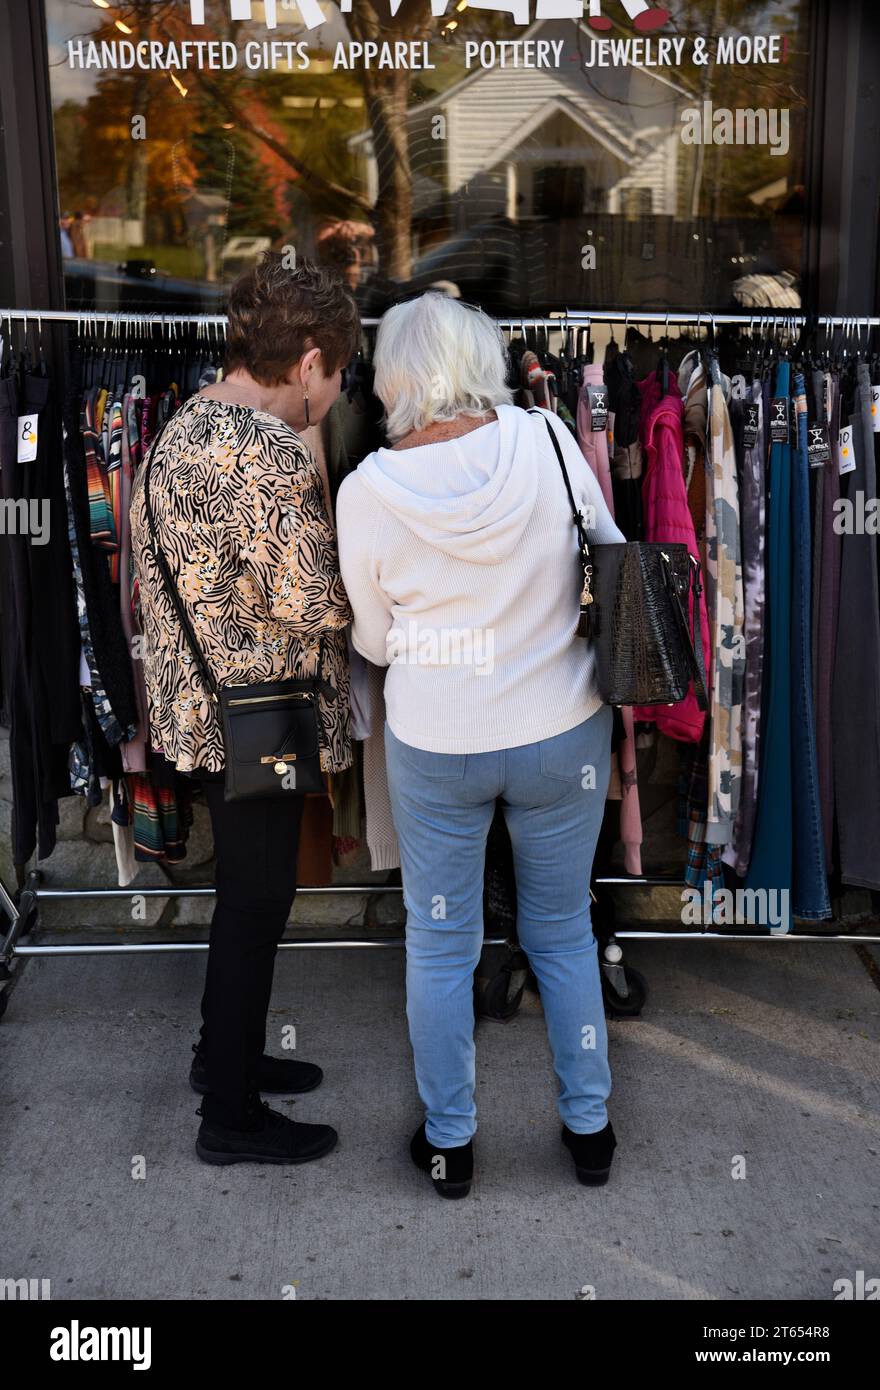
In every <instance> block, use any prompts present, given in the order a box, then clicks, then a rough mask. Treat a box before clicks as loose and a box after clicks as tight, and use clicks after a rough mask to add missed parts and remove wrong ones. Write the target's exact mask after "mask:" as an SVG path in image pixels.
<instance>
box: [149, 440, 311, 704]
mask: <svg viewBox="0 0 880 1390" xmlns="http://www.w3.org/2000/svg"><path fill="white" fill-rule="evenodd" d="M172 419H173V416H171V415H169V416H168V419H167V420H165V421H164V422H163V424H162V426H161V427H160V429H159V432H158V434H157V435H156V438H155V439H154V440H153V442H152V444H151V445H150V452H149V454H148V455H147V459H146V462H145V463H144V510H145V512H146V514H147V526H148V528H149V532H150V541H151V543H152V551H153V559H154V560H155V561H156V567H157V568H158V570H159V574H160V575H161V577H162V583H163V584H164V586H165V592H166V593H167V595H168V598H169V601H170V603H171V606H172V608H173V609H174V612H175V614H176V615H177V620H178V622H179V623H180V627H181V631H182V632H183V635H184V637H185V638H186V643H187V646H188V647H189V649H190V651H191V653H192V657H193V661H194V662H195V663H196V669H197V670H198V673H199V676H200V677H201V680H202V684H203V685H204V687H205V689H206V690H207V691H208V693H209V694H210V696H211V699H212V700H213V701H214V703H215V704H216V703H217V701H218V700H219V698H220V689H219V686H218V685H217V681H216V679H215V677H214V673H213V671H212V670H211V668H210V666H209V665H208V663H207V661H206V660H205V656H204V653H203V651H202V649H201V647H200V646H199V643H198V639H197V637H196V634H195V631H194V629H193V625H192V623H191V622H190V620H189V614H188V613H187V611H186V608H185V607H184V604H183V600H182V598H181V597H180V592H179V590H178V588H177V584H176V582H175V579H174V575H173V574H172V573H171V566H170V565H169V563H168V558H167V556H166V554H165V551H164V550H163V549H162V546H161V544H160V542H159V537H158V535H157V533H156V518H155V516H154V514H153V503H152V500H151V498H150V468H151V466H152V463H153V459H154V457H155V452H156V445H157V444H158V443H159V440H160V439H161V438H162V435H163V434H164V432H165V428H166V426H167V425H169V424H170V423H171V420H172ZM324 641H325V639H324V637H323V635H322V636H321V638H320V640H319V643H318V670H317V674H316V675H315V676H314V677H313V679H314V680H315V683H316V685H318V686H319V687H320V689H321V690H322V692H323V693H324V694H325V695H326V696H327V697H328V699H332V700H335V699H336V698H337V691H336V690H335V689H334V688H333V686H332V685H330V683H329V681H325V680H324V679H323V678H322V676H321V671H322V670H323V667H324Z"/></svg>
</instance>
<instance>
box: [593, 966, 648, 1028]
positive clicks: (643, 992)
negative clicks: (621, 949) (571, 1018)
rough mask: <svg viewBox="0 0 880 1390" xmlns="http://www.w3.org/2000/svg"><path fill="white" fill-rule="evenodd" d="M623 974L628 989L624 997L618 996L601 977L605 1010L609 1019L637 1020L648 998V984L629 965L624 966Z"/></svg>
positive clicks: (642, 976) (611, 986)
mask: <svg viewBox="0 0 880 1390" xmlns="http://www.w3.org/2000/svg"><path fill="white" fill-rule="evenodd" d="M623 973H624V975H625V976H626V983H627V988H628V989H629V993H628V994H627V995H625V996H623V995H620V994H618V993H617V990H616V989H615V988H614V986H613V985H612V984H611V983H610V981H609V980H607V979H606V978H605V976H604V975H603V976H602V994H603V997H604V999H605V1008H606V1010H607V1012H608V1015H609V1017H611V1018H638V1016H639V1014H640V1013H641V1012H642V1009H643V1008H644V1007H645V1002H646V1000H647V998H648V982H647V980H646V979H645V977H644V975H642V974H641V973H640V972H639V971H638V970H634V969H633V968H632V966H631V965H625V966H624V967H623Z"/></svg>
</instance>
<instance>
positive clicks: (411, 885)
mask: <svg viewBox="0 0 880 1390" xmlns="http://www.w3.org/2000/svg"><path fill="white" fill-rule="evenodd" d="M611 725H612V717H611V710H610V709H609V708H608V707H607V706H603V707H602V709H600V710H599V711H598V712H597V713H596V714H595V715H593V717H592V718H591V719H587V720H586V721H585V722H584V723H583V724H579V725H577V727H576V728H574V729H570V730H569V731H568V732H566V733H564V734H558V735H557V736H556V737H555V738H548V739H545V740H543V741H542V742H540V743H530V744H524V745H522V746H520V747H517V748H504V749H501V750H500V751H498V752H496V753H426V752H424V751H423V750H422V749H419V748H412V747H411V746H410V745H409V744H406V743H401V742H400V740H399V739H397V738H395V736H394V734H393V733H392V732H391V730H390V729H389V728H388V727H387V726H386V729H385V755H386V761H387V765H388V784H389V788H390V792H391V806H392V810H393V814H394V824H395V828H396V830H397V835H398V839H399V840H400V852H401V868H402V873H403V890H404V902H405V904H406V909H407V919H406V994H407V1018H408V1020H409V1035H410V1041H411V1042H412V1048H413V1054H414V1057H415V1070H416V1082H417V1085H418V1088H419V1095H420V1096H421V1098H422V1101H423V1102H424V1105H425V1111H426V1135H427V1139H428V1142H429V1144H435V1145H436V1146H437V1147H438V1148H456V1147H458V1146H459V1145H462V1144H466V1143H467V1142H468V1140H469V1139H470V1138H471V1137H472V1135H473V1133H474V1131H475V1129H476V1127H477V1126H476V1107H475V1105H474V1083H475V1060H474V1006H473V973H474V969H475V968H476V965H477V962H478V961H479V958H480V952H481V949H482V942H483V868H484V863H485V853H486V838H487V836H488V833H489V827H490V825H491V823H492V817H493V814H494V811H495V802H496V798H500V800H501V806H502V810H503V812H504V818H505V820H506V822H507V828H508V831H509V832H510V839H511V842H512V845H513V858H514V867H515V873H516V892H517V931H518V934H519V940H520V944H521V945H522V948H523V950H524V951H525V952H526V954H527V955H528V958H529V961H530V963H531V966H532V969H533V970H534V972H535V975H536V976H537V979H538V984H539V987H540V990H541V1001H542V1003H543V1006H544V1014H545V1018H546V1021H547V1032H548V1036H549V1039H550V1047H551V1050H552V1052H553V1063H554V1067H555V1070H556V1075H557V1076H558V1078H559V1098H558V1104H559V1113H560V1115H561V1116H562V1119H563V1121H564V1122H565V1124H566V1125H568V1127H569V1129H571V1130H573V1131H574V1132H575V1133H577V1134H592V1133H595V1132H596V1131H597V1130H600V1129H603V1128H604V1127H605V1124H606V1123H607V1119H608V1116H607V1113H606V1109H605V1102H606V1100H607V1099H608V1095H609V1093H610V1091H611V1073H610V1071H609V1067H608V1035H607V1031H606V1028H605V1011H604V1009H603V1005H602V986H601V982H600V979H599V963H598V952H597V947H596V940H595V937H594V936H593V930H592V926H591V923H590V872H591V869H592V864H593V854H594V851H595V848H596V840H597V839H598V835H599V827H600V825H601V823H602V813H603V810H604V806H605V793H606V791H607V789H608V778H609V772H610V756H611V752H610V750H611Z"/></svg>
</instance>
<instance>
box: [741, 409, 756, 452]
mask: <svg viewBox="0 0 880 1390" xmlns="http://www.w3.org/2000/svg"><path fill="white" fill-rule="evenodd" d="M757 442H758V402H757V401H755V402H753V403H751V402H750V403H749V405H747V406H746V413H745V423H744V424H743V447H744V448H746V449H754V447H755V445H756V444H757Z"/></svg>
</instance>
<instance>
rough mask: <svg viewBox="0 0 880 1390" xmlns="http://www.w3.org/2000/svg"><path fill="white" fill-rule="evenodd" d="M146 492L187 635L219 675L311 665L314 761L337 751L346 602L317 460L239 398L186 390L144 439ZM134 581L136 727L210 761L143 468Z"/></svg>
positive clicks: (211, 716) (215, 752)
mask: <svg viewBox="0 0 880 1390" xmlns="http://www.w3.org/2000/svg"><path fill="white" fill-rule="evenodd" d="M150 500H151V503H152V507H153V513H154V516H155V519H156V530H157V534H158V538H159V541H160V544H161V546H162V549H163V550H164V551H165V554H166V556H167V557H168V561H169V564H170V566H171V569H172V572H173V573H174V574H175V576H176V578H177V587H178V591H179V593H180V595H181V598H182V599H183V602H184V603H185V604H186V606H187V612H188V616H189V618H190V621H191V622H192V625H193V628H194V630H195V633H196V636H197V637H198V639H199V645H200V646H201V648H202V651H203V653H204V655H205V659H206V660H207V662H208V664H209V666H210V668H211V670H212V671H213V673H214V676H215V677H216V679H217V682H218V683H219V684H221V685H222V684H226V683H227V682H229V683H241V684H252V683H254V682H256V681H267V680H276V679H277V680H283V679H288V678H290V679H295V678H302V677H306V676H313V675H315V674H316V673H317V665H318V657H319V642H320V639H321V638H322V637H323V638H324V639H325V640H324V662H323V669H322V671H321V675H322V676H323V678H324V679H325V680H327V681H329V683H330V684H331V685H332V686H333V687H334V689H335V690H336V692H337V697H338V698H337V699H336V700H332V699H329V698H328V699H324V698H323V697H322V702H321V712H322V715H323V723H324V741H323V743H322V747H321V765H322V767H323V768H324V770H325V771H326V772H339V771H341V770H342V769H343V768H345V767H348V766H349V765H350V763H351V745H350V742H349V689H348V660H347V648H346V641H345V634H344V629H345V627H346V625H347V624H348V623H349V622H350V621H351V610H350V608H349V605H348V599H347V597H346V594H345V589H344V588H343V585H342V580H341V578H340V575H339V561H338V558H337V553H336V538H335V536H334V533H333V529H332V527H331V525H330V522H329V520H328V518H327V512H326V508H325V504H324V494H323V489H322V486H321V479H320V475H319V473H318V469H317V465H316V464H315V461H314V459H313V457H312V455H311V453H310V452H309V450H308V449H307V448H306V446H305V445H304V444H303V442H302V440H301V439H300V438H299V436H298V435H297V434H295V433H294V431H293V430H292V429H291V428H290V426H289V425H286V424H285V423H284V422H283V421H282V420H279V419H277V418H276V417H275V416H274V415H268V414H266V413H265V412H264V411H261V410H254V409H252V408H251V407H249V406H241V405H230V404H228V403H227V402H225V401H215V400H210V399H206V398H205V397H204V396H199V395H197V396H193V397H192V399H191V400H189V401H187V403H186V404H185V405H184V406H182V407H181V409H180V410H179V411H178V413H177V414H176V415H175V416H174V418H173V419H172V421H171V422H170V424H169V425H167V427H166V429H165V432H164V434H163V436H162V438H161V440H160V441H159V442H158V444H157V451H156V456H155V458H154V460H153V464H152V467H151V470H150ZM131 537H132V558H133V561H134V566H135V572H136V576H137V580H138V586H139V590H140V617H141V629H142V632H143V650H142V653H141V654H142V656H143V662H144V677H145V680H146V686H147V696H148V704H149V717H150V741H151V744H152V746H153V747H154V748H157V749H160V750H161V751H162V753H163V754H164V756H165V757H166V758H167V759H168V761H169V762H172V763H174V764H175V766H176V767H177V769H178V770H179V771H180V772H191V771H193V770H194V769H202V770H205V771H211V772H219V771H221V770H222V768H223V741H222V737H221V730H220V721H219V719H218V717H217V714H216V712H215V706H214V705H213V703H212V702H211V700H210V699H209V698H208V696H207V694H206V692H205V690H204V689H203V687H202V683H201V681H200V679H199V676H198V672H197V670H196V668H195V663H194V661H193V659H192V657H191V655H190V652H189V648H188V646H187V644H186V639H185V638H184V636H183V633H182V631H181V628H180V624H179V622H178V621H177V618H176V615H175V613H174V610H173V608H172V606H171V603H170V601H169V599H168V597H167V595H166V593H165V590H164V588H163V585H162V581H161V577H160V575H159V571H158V568H157V566H156V564H155V562H154V560H153V557H152V554H151V551H150V537H149V530H148V527H147V520H146V511H145V508H144V499H143V470H141V471H140V472H139V474H138V477H137V478H136V480H135V484H134V488H133V492H132V502H131Z"/></svg>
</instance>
